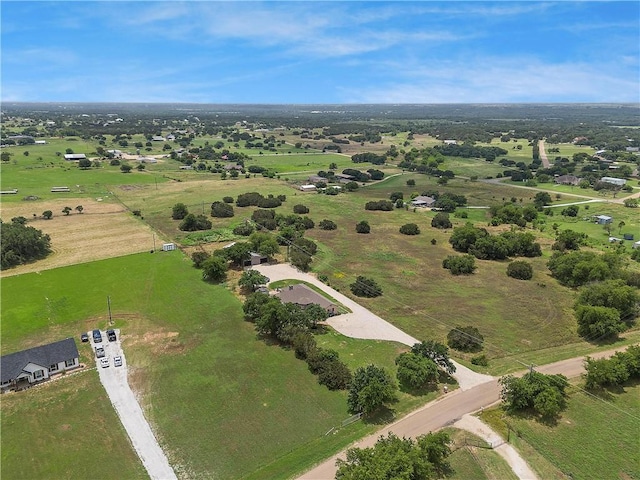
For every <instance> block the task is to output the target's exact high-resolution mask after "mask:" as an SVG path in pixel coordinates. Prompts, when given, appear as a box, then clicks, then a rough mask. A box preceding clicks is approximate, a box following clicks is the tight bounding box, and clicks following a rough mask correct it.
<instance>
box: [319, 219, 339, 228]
mask: <svg viewBox="0 0 640 480" xmlns="http://www.w3.org/2000/svg"><path fill="white" fill-rule="evenodd" d="M318 226H319V227H320V229H321V230H335V229H337V228H338V225H337V224H336V222H333V221H331V220H327V219H326V218H325V219H324V220H320V223H319V224H318Z"/></svg>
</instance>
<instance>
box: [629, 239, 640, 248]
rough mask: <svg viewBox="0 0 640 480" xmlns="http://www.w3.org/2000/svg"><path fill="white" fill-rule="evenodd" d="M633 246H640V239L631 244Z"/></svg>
mask: <svg viewBox="0 0 640 480" xmlns="http://www.w3.org/2000/svg"><path fill="white" fill-rule="evenodd" d="M631 248H640V240H638V241H637V242H634V243H633V245H631Z"/></svg>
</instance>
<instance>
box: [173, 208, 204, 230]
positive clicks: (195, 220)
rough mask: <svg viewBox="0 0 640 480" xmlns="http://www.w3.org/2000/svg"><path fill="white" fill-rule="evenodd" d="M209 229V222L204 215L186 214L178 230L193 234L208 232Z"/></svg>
mask: <svg viewBox="0 0 640 480" xmlns="http://www.w3.org/2000/svg"><path fill="white" fill-rule="evenodd" d="M210 228H211V222H210V221H209V219H207V217H205V216H204V215H194V214H193V213H189V214H187V216H186V217H184V219H183V220H182V222H181V223H180V225H179V226H178V229H180V230H182V231H183V232H195V231H198V230H209V229H210Z"/></svg>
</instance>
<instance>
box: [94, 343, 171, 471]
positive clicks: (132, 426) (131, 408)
mask: <svg viewBox="0 0 640 480" xmlns="http://www.w3.org/2000/svg"><path fill="white" fill-rule="evenodd" d="M116 334H117V338H118V340H117V341H116V342H109V341H107V336H106V334H105V332H102V338H103V341H102V343H98V344H94V343H93V339H92V338H91V345H92V347H95V346H96V345H97V346H102V347H103V348H104V350H105V353H106V355H107V357H106V358H108V359H109V366H108V367H106V368H102V367H101V366H100V362H99V360H98V359H97V358H96V363H97V365H98V367H97V368H98V374H99V375H100V382H101V383H102V385H103V386H104V389H105V390H106V391H107V395H108V396H109V400H111V403H112V404H113V407H114V408H115V410H116V413H117V414H118V417H119V418H120V421H121V422H122V425H123V426H124V429H125V430H126V432H127V435H129V438H130V439H131V443H132V444H133V448H134V449H135V451H136V453H137V454H138V456H139V457H140V460H141V461H142V464H143V465H144V467H145V468H146V469H147V473H148V474H149V477H151V479H152V480H174V479H175V480H177V477H176V474H175V473H174V472H173V469H172V468H171V465H169V461H168V460H167V457H166V455H165V454H164V452H163V451H162V449H161V448H160V445H158V442H157V440H156V437H155V436H154V434H153V431H152V430H151V427H150V426H149V423H148V422H147V420H146V418H144V413H143V412H142V408H140V404H139V403H138V400H137V399H136V397H135V395H134V394H133V391H132V390H131V388H130V387H129V382H128V380H127V361H126V359H125V357H124V353H123V352H122V347H121V345H120V331H119V330H116ZM89 336H90V337H91V332H89ZM94 351H95V348H94ZM116 355H120V356H121V357H122V366H121V367H115V366H114V365H113V357H115V356H116ZM112 468H117V460H116V463H114V465H113V466H112Z"/></svg>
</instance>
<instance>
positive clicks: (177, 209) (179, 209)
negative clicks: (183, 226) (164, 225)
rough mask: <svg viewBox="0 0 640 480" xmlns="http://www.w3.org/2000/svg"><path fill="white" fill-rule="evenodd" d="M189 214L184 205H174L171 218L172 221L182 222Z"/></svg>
mask: <svg viewBox="0 0 640 480" xmlns="http://www.w3.org/2000/svg"><path fill="white" fill-rule="evenodd" d="M188 214H189V209H188V208H187V206H186V205H185V204H184V203H176V204H175V205H174V206H173V210H172V212H171V218H173V219H174V220H182V219H183V218H184V217H186V216H187V215H188Z"/></svg>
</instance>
